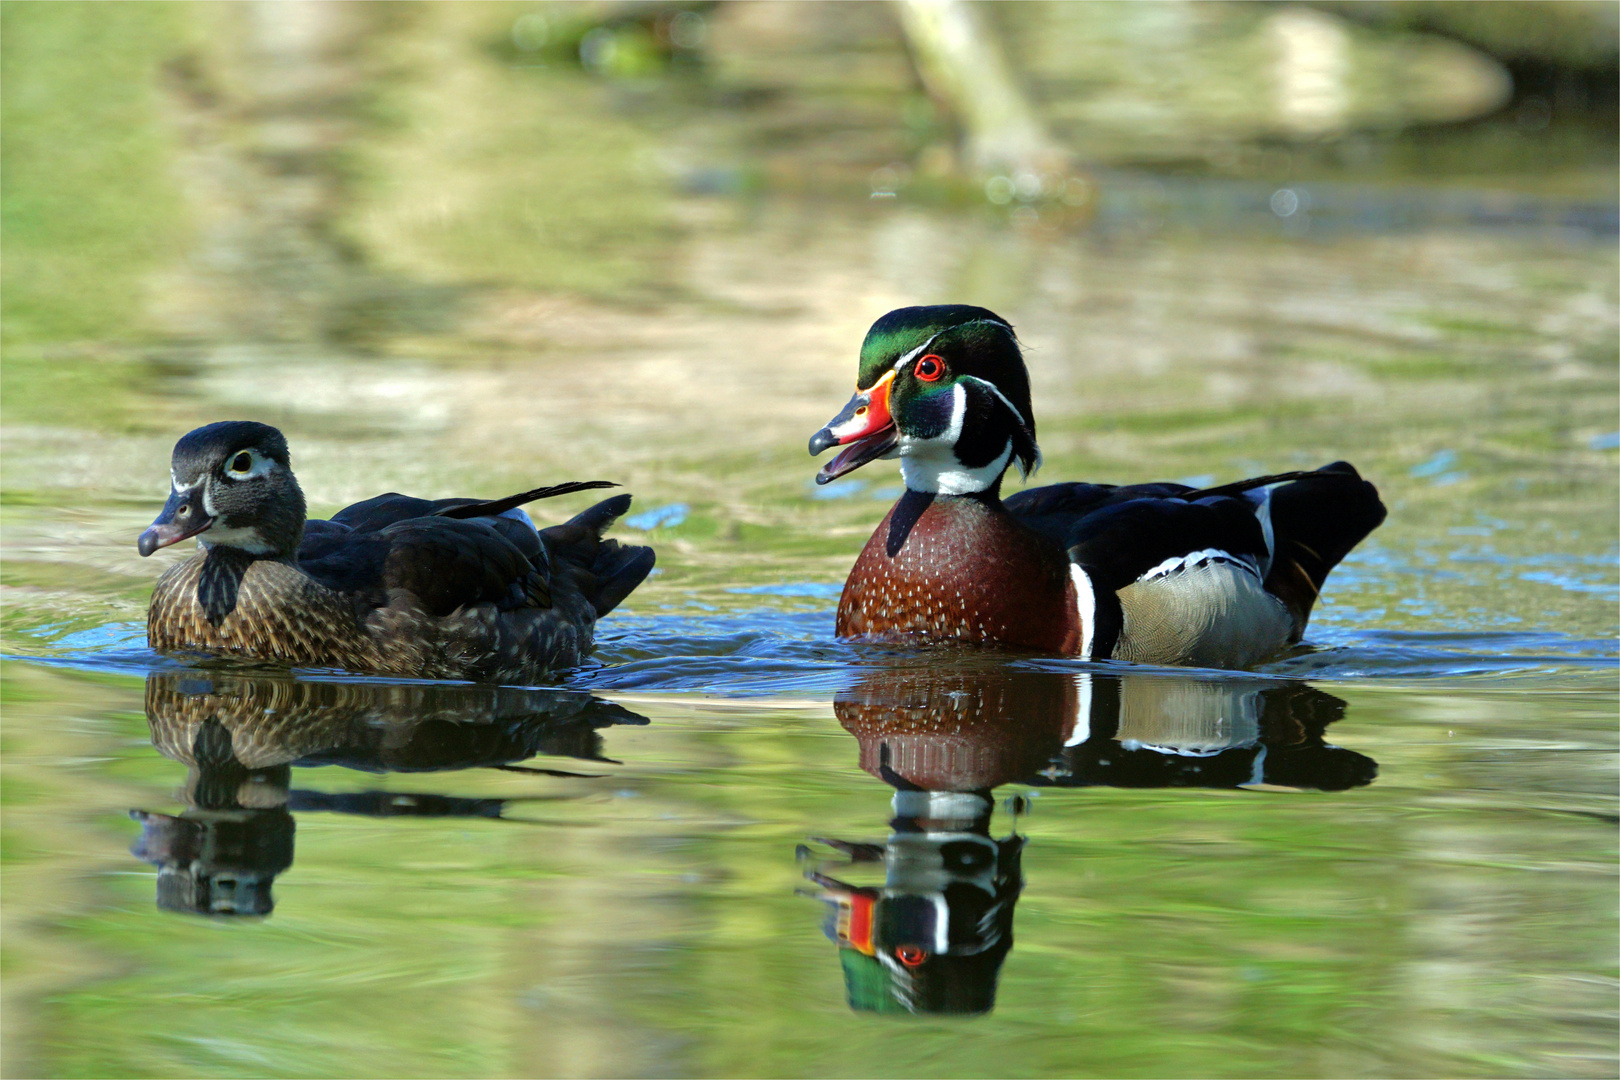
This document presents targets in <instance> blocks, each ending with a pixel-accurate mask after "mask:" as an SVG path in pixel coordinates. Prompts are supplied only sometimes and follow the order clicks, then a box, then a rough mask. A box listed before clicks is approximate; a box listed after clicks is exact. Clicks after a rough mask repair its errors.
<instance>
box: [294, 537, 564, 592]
mask: <svg viewBox="0 0 1620 1080" xmlns="http://www.w3.org/2000/svg"><path fill="white" fill-rule="evenodd" d="M492 521H493V519H482V520H478V519H475V520H472V521H458V520H456V519H454V518H438V517H425V518H421V517H419V518H408V519H406V520H404V521H400V522H396V523H394V524H392V525H389V526H387V527H385V528H383V529H380V530H377V531H374V532H351V533H349V534H348V535H342V534H336V533H320V534H316V535H315V536H311V537H306V538H305V541H304V543H303V545H301V546H300V548H299V551H298V564H299V566H300V567H301V568H302V569H303V570H304V572H305V573H307V574H309V575H310V576H311V577H313V578H315V579H316V580H317V581H319V582H321V583H322V584H323V585H326V586H327V587H328V588H332V589H335V590H337V591H339V592H343V593H345V594H348V595H351V596H353V597H355V600H356V603H357V604H358V605H359V606H360V607H362V608H364V607H375V606H379V605H382V604H388V603H395V602H398V600H399V599H401V597H400V596H399V593H400V592H404V593H406V594H409V596H410V597H411V598H413V599H414V602H415V604H416V605H418V606H420V607H421V608H422V609H423V610H424V611H426V612H427V613H429V614H431V615H434V616H436V617H443V616H445V615H449V614H450V613H451V612H453V611H455V610H456V609H457V608H460V607H464V606H467V605H470V604H484V603H489V604H495V605H496V606H497V607H499V608H500V609H501V610H509V609H512V608H518V607H549V606H550V605H551V588H550V576H549V574H548V573H547V571H546V563H545V560H544V558H543V557H542V558H540V559H534V558H531V557H530V556H529V554H528V553H527V552H526V551H525V550H524V549H523V548H522V547H520V546H519V545H518V544H514V543H513V542H512V541H511V540H509V539H507V538H506V537H505V536H503V535H501V531H500V530H498V529H497V528H496V527H495V526H494V524H492ZM530 534H531V535H533V532H532V530H530ZM534 544H535V546H536V547H538V545H539V541H538V539H536V540H535V541H534Z"/></svg>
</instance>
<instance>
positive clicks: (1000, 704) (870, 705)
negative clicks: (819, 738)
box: [833, 671, 1078, 791]
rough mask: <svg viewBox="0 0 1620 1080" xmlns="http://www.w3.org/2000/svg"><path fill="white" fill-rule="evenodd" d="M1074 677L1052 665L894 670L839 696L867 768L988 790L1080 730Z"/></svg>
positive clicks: (842, 719)
mask: <svg viewBox="0 0 1620 1080" xmlns="http://www.w3.org/2000/svg"><path fill="white" fill-rule="evenodd" d="M1077 708H1078V699H1077V695H1076V692H1075V687H1074V680H1073V679H1072V678H1069V677H1067V676H1064V675H1059V674H1055V673H1049V672H1016V673H1014V672H987V673H977V672H975V673H941V674H935V673H923V672H902V671H885V672H878V673H875V674H871V675H869V676H867V677H866V678H864V679H863V680H862V681H861V682H860V684H858V685H857V686H856V687H855V688H854V689H852V690H849V691H846V692H845V693H842V694H840V695H839V697H838V699H837V700H836V701H835V702H834V703H833V711H834V713H835V714H836V715H837V717H838V722H839V723H840V724H842V725H843V726H844V729H845V730H846V731H848V732H849V733H850V734H851V735H854V736H855V738H856V739H858V740H859V741H860V744H861V758H860V761H861V768H863V769H865V770H866V771H867V772H869V773H871V774H872V775H874V776H878V777H883V769H884V767H885V766H887V767H888V770H889V772H890V773H892V774H894V775H897V776H899V777H900V778H902V779H904V780H906V781H909V782H910V783H912V784H915V785H916V786H918V787H920V788H923V789H925V790H928V791H980V790H983V789H986V788H992V787H996V786H998V785H1000V784H1005V783H1011V782H1013V781H1017V780H1023V779H1025V778H1027V777H1029V776H1031V775H1033V774H1035V773H1037V772H1039V771H1040V770H1042V769H1043V768H1045V767H1046V766H1047V764H1048V763H1049V762H1050V761H1051V759H1052V757H1053V755H1055V754H1057V753H1058V752H1059V751H1060V750H1061V749H1062V748H1063V741H1064V739H1065V738H1066V737H1067V735H1068V733H1069V732H1070V731H1071V730H1073V727H1074V718H1075V710H1076V709H1077Z"/></svg>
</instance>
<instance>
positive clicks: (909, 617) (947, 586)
mask: <svg viewBox="0 0 1620 1080" xmlns="http://www.w3.org/2000/svg"><path fill="white" fill-rule="evenodd" d="M837 631H838V634H839V636H840V637H879V638H891V639H905V638H923V639H926V640H930V641H961V642H964V643H969V642H972V643H987V644H988V643H995V644H1002V645H1011V646H1014V647H1019V648H1028V649H1036V650H1040V651H1042V652H1057V653H1074V652H1077V651H1078V650H1079V647H1080V640H1081V627H1080V618H1079V613H1078V610H1077V609H1076V606H1075V594H1074V584H1073V582H1072V581H1071V580H1070V577H1069V560H1068V556H1067V555H1066V554H1065V553H1064V552H1063V550H1062V549H1060V548H1059V547H1058V546H1057V545H1056V544H1055V543H1053V542H1052V541H1050V540H1048V539H1047V538H1045V537H1043V536H1041V535H1040V534H1038V533H1036V532H1034V531H1033V530H1031V529H1029V528H1027V527H1025V526H1024V525H1021V524H1020V523H1019V522H1018V521H1016V520H1015V519H1014V518H1013V517H1012V516H1011V515H1010V514H1008V513H1007V512H1006V511H1005V510H1004V509H1002V507H1001V504H1000V503H999V501H996V500H994V499H987V498H980V497H973V496H932V495H926V494H922V493H919V492H911V491H908V492H907V493H906V495H905V496H904V497H903V498H902V499H901V500H900V501H899V502H897V503H896V504H895V505H894V508H893V509H891V510H890V511H889V514H888V516H887V517H885V518H884V519H883V523H882V524H881V525H879V526H878V528H877V531H876V532H874V533H873V534H872V538H871V539H870V540H868V541H867V543H866V547H865V548H864V549H863V550H862V551H861V555H860V558H858V559H857V560H856V561H855V567H854V569H853V570H851V571H850V574H849V579H848V581H846V582H845V583H844V594H843V598H842V599H841V600H840V601H839V604H838V623H837Z"/></svg>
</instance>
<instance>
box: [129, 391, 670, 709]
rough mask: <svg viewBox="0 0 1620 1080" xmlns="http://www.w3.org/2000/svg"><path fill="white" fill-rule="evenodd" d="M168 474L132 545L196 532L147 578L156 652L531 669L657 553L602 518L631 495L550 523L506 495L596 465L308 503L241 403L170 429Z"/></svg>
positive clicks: (275, 443) (547, 492)
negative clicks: (450, 493) (176, 435)
mask: <svg viewBox="0 0 1620 1080" xmlns="http://www.w3.org/2000/svg"><path fill="white" fill-rule="evenodd" d="M170 479H171V483H172V487H171V491H170V494H169V501H168V503H167V504H166V505H165V506H164V507H163V512H162V513H161V514H159V515H158V518H157V520H156V521H155V522H153V523H152V525H151V526H150V527H149V528H148V529H147V530H146V531H145V532H143V533H141V537H140V543H139V549H140V553H141V554H142V555H150V554H152V553H153V552H154V551H157V550H158V549H159V548H163V547H167V546H169V545H170V544H174V543H178V542H179V541H181V540H184V539H187V538H188V537H193V536H194V537H196V538H197V540H198V544H197V553H196V554H195V555H193V556H192V557H191V558H190V559H187V560H186V561H184V562H181V563H177V564H175V565H174V566H171V567H170V568H169V569H168V570H166V571H165V572H164V573H163V576H162V577H160V578H159V579H158V583H157V586H156V588H155V589H154V590H153V592H152V603H151V607H150V609H149V611H148V614H147V625H146V639H147V642H148V643H149V644H150V645H151V646H152V648H154V649H156V650H158V651H160V652H200V653H210V654H215V655H223V656H236V657H243V658H248V659H253V660H267V661H273V662H279V663H285V664H291V665H295V666H300V667H336V668H346V669H348V670H350V671H363V672H375V673H379V674H386V675H402V676H412V677H417V678H431V679H471V680H478V681H486V682H531V681H534V680H537V679H541V678H543V677H545V676H546V675H548V674H550V673H552V672H555V671H556V670H558V669H560V668H568V667H572V666H575V665H577V664H578V663H579V662H580V661H581V659H582V658H583V657H585V656H586V655H587V654H588V653H589V652H590V650H591V646H592V642H593V638H594V631H595V627H596V620H597V619H599V618H600V617H602V616H603V615H606V614H607V613H608V612H610V611H612V610H613V608H614V607H615V606H616V605H618V603H619V602H620V601H622V600H623V599H624V598H625V597H626V596H628V595H629V594H630V592H631V590H633V589H634V588H635V587H636V586H637V585H639V584H641V582H642V580H643V579H645V578H646V576H647V574H648V573H649V572H650V571H651V570H652V567H653V552H652V549H651V548H646V547H637V546H633V545H624V544H620V543H619V542H618V541H616V540H611V539H606V538H604V537H603V535H602V534H603V533H604V532H605V531H606V530H607V529H608V527H609V526H610V525H612V524H613V522H614V521H615V520H616V519H617V518H618V517H619V516H620V515H621V514H623V513H624V512H625V510H626V509H628V508H629V506H630V496H629V495H616V496H614V497H613V498H611V499H607V500H605V501H603V502H600V503H597V504H596V505H595V506H592V507H591V508H590V509H588V510H586V511H584V512H583V513H580V514H578V515H577V516H575V517H574V518H572V519H571V520H569V521H567V522H565V523H563V524H561V525H554V526H552V527H551V528H548V529H540V530H537V529H536V528H535V526H534V524H533V523H532V522H531V521H530V520H529V516H528V515H527V514H526V513H525V512H524V511H523V510H521V509H520V507H522V506H523V505H524V504H525V503H529V502H533V501H534V500H536V499H545V498H550V497H552V496H556V495H565V494H568V493H570V492H575V491H583V490H588V489H591V488H602V487H612V486H614V485H612V484H609V483H606V482H603V481H586V482H575V483H565V484H557V485H554V486H552V487H543V488H536V489H534V490H532V491H525V492H522V493H520V494H517V495H511V496H508V497H507V498H504V499H490V500H479V499H438V500H433V501H429V500H426V499H415V498H411V497H409V496H405V495H399V494H394V493H389V494H386V495H378V496H376V497H375V498H372V499H367V500H366V501H365V502H360V503H355V504H354V505H353V506H349V507H346V508H344V509H343V510H340V511H339V512H338V513H336V514H334V515H333V516H332V519H331V520H330V521H318V520H317V521H306V520H305V516H304V493H303V491H302V490H301V489H300V488H299V486H298V481H297V479H296V478H295V477H294V476H293V472H292V465H291V460H290V458H289V456H288V451H287V440H286V439H285V438H284V437H283V436H282V434H281V432H280V431H277V430H276V429H275V428H273V427H270V426H268V425H266V424H258V423H253V422H250V421H243V420H232V421H223V422H220V423H216V424H209V425H207V426H206V427H200V428H198V429H197V430H195V431H193V432H191V433H189V434H187V435H186V436H185V437H183V438H182V439H181V440H180V441H179V442H178V443H176V444H175V447H174V455H173V459H172V465H171V469H170Z"/></svg>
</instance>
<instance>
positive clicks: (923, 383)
mask: <svg viewBox="0 0 1620 1080" xmlns="http://www.w3.org/2000/svg"><path fill="white" fill-rule="evenodd" d="M833 446H843V447H844V449H843V451H842V452H840V453H839V454H838V455H837V456H836V457H834V458H833V459H832V460H831V461H830V462H828V463H827V464H826V465H825V466H824V467H823V468H822V470H821V472H820V473H819V474H818V475H817V477H816V480H817V482H818V483H823V484H825V483H828V482H830V481H832V480H835V479H837V478H838V477H840V476H844V475H845V474H847V473H849V472H852V471H853V470H855V469H858V468H860V467H861V466H862V465H865V464H867V463H869V462H871V461H875V460H878V459H880V458H898V459H899V460H900V474H901V476H902V478H903V479H904V481H905V486H906V490H905V493H904V494H903V495H902V496H901V497H900V500H899V501H898V502H897V503H895V505H894V507H893V509H891V510H890V511H889V514H888V516H887V517H885V518H884V519H883V522H882V524H880V525H879V526H878V528H877V531H876V532H874V533H873V534H872V538H871V539H870V540H869V541H867V544H866V548H865V549H864V550H863V551H862V552H861V554H860V556H859V558H857V559H856V561H855V566H854V568H853V569H852V570H851V571H850V574H849V579H848V580H847V581H846V582H845V584H844V591H843V596H842V598H841V599H840V601H839V604H838V619H837V632H838V634H839V636H841V637H866V638H875V639H883V640H900V641H925V642H962V643H984V644H998V645H1004V646H1013V647H1017V648H1024V649H1032V650H1037V651H1040V652H1048V653H1058V654H1062V655H1065V656H1077V657H1083V658H1087V659H1098V660H1101V659H1108V658H1113V659H1119V660H1131V661H1136V662H1139V663H1149V664H1185V665H1196V666H1200V667H1221V668H1242V667H1249V666H1251V665H1253V664H1256V663H1259V662H1261V661H1264V660H1266V659H1268V658H1270V657H1272V656H1274V655H1276V654H1277V653H1278V652H1280V651H1281V650H1283V649H1285V648H1287V647H1288V646H1290V645H1293V644H1296V643H1298V642H1299V640H1300V638H1301V636H1302V635H1303V634H1304V632H1305V625H1306V623H1307V621H1308V620H1309V618H1310V613H1311V607H1312V605H1313V604H1314V603H1315V601H1316V597H1317V595H1318V594H1319V593H1320V592H1321V589H1322V583H1323V582H1324V581H1325V580H1326V578H1327V575H1328V572H1329V571H1330V570H1332V569H1333V567H1335V566H1337V565H1338V563H1339V561H1340V560H1341V559H1343V558H1344V556H1345V555H1346V554H1348V553H1349V551H1350V549H1351V548H1353V547H1355V546H1356V544H1358V543H1359V542H1360V541H1361V540H1362V539H1363V538H1364V537H1365V536H1366V535H1367V534H1368V533H1370V532H1372V530H1373V529H1375V528H1377V527H1378V525H1379V523H1380V522H1382V521H1383V520H1384V513H1385V512H1384V506H1383V503H1381V502H1380V501H1379V499H1378V491H1377V489H1376V488H1374V487H1373V485H1372V484H1369V483H1368V482H1366V481H1365V480H1363V479H1362V478H1361V476H1360V475H1359V474H1358V473H1357V472H1356V470H1355V469H1354V468H1353V467H1351V466H1350V465H1348V464H1346V463H1345V462H1342V461H1340V462H1334V463H1333V464H1331V465H1324V466H1323V467H1322V468H1320V469H1317V470H1315V471H1314V472H1290V473H1279V474H1275V475H1271V476H1260V477H1255V478H1253V479H1250V480H1241V481H1238V482H1236V483H1232V484H1224V485H1221V486H1219V487H1214V488H1203V489H1199V488H1193V487H1189V486H1187V485H1185V484H1172V483H1156V484H1133V485H1126V486H1116V485H1113V484H1088V483H1069V484H1053V485H1050V486H1047V487H1040V488H1032V489H1030V490H1028V491H1023V492H1020V493H1019V494H1017V495H1014V496H1013V497H1012V498H1009V499H1007V500H1005V501H1003V500H1002V498H1001V481H1002V477H1003V476H1004V475H1005V474H1006V472H1007V470H1008V469H1009V468H1011V467H1014V466H1016V467H1017V468H1018V470H1019V472H1020V474H1021V475H1025V476H1027V475H1028V474H1029V473H1030V472H1032V471H1034V469H1035V468H1036V467H1037V466H1038V464H1039V462H1040V448H1039V447H1038V445H1037V444H1036V441H1035V418H1034V414H1033V411H1032V409H1031V405H1030V388H1029V374H1028V372H1027V371H1026V369H1025V367H1024V359H1023V354H1022V353H1021V352H1020V350H1019V345H1018V339H1017V337H1016V335H1015V334H1014V333H1013V329H1012V326H1011V325H1009V324H1008V322H1007V321H1006V320H1005V319H1003V318H1001V317H1000V316H998V315H996V314H995V313H994V312H991V311H988V310H986V309H985V308H981V307H971V306H968V305H961V304H949V305H942V306H937V307H910V308H901V309H899V310H897V311H891V312H889V313H888V314H887V315H885V316H883V317H882V318H881V319H879V320H878V321H877V322H876V323H874V324H873V325H872V328H871V330H870V331H868V332H867V335H866V341H865V343H864V344H863V345H862V346H861V357H860V371H859V374H858V376H857V378H856V392H855V396H854V397H853V398H851V399H850V401H849V403H848V404H847V405H845V406H844V409H843V411H842V412H840V413H839V414H838V415H837V416H835V417H834V418H833V419H832V421H831V422H830V423H828V424H827V426H826V427H824V428H822V429H821V430H820V431H818V432H816V433H815V435H813V436H811V438H810V453H811V454H813V455H814V454H819V453H821V452H822V451H824V450H827V449H830V448H831V447H833Z"/></svg>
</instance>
